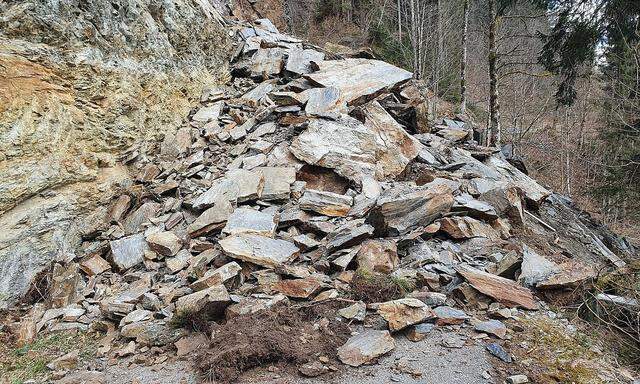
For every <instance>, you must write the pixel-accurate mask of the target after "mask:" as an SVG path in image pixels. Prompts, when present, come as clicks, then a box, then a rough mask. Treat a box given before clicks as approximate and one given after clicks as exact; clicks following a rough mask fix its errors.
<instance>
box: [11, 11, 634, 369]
mask: <svg viewBox="0 0 640 384" xmlns="http://www.w3.org/2000/svg"><path fill="white" fill-rule="evenodd" d="M232 29H233V31H234V34H235V36H237V44H236V45H237V50H236V53H235V56H234V59H233V65H232V67H233V71H232V74H233V80H232V81H230V82H229V83H228V84H227V85H226V86H224V87H216V88H211V89H206V90H205V91H204V93H203V94H202V98H201V104H200V105H199V106H198V107H197V108H196V109H195V110H194V111H193V113H192V114H191V116H190V118H189V119H188V120H187V121H186V122H185V124H184V126H183V127H181V128H180V129H179V130H178V132H177V134H176V135H175V137H174V136H171V137H167V138H166V139H165V140H164V142H163V143H162V145H161V148H160V150H159V153H158V154H157V156H156V157H154V158H145V157H144V156H142V155H140V154H139V153H138V152H136V151H135V150H132V151H131V152H130V154H129V156H128V158H127V162H128V163H129V164H130V166H131V167H133V168H134V169H137V170H138V174H137V178H136V182H135V183H134V184H133V185H129V186H127V188H125V189H124V190H123V192H122V194H121V195H120V196H119V197H118V198H117V199H116V200H115V201H113V203H112V206H111V208H110V209H109V213H108V217H106V218H105V219H104V224H103V225H101V226H98V227H99V229H98V230H93V231H91V233H87V234H85V239H84V243H83V248H82V250H81V251H80V252H79V253H78V255H77V256H76V255H74V254H68V255H67V256H66V257H65V258H64V259H61V260H59V261H58V262H57V263H56V264H55V266H54V268H53V271H52V277H51V281H52V283H51V290H50V304H51V305H50V307H49V308H48V309H46V310H45V308H44V307H43V306H41V305H38V306H36V307H34V309H33V310H32V312H31V317H30V319H31V320H32V321H31V322H30V323H29V322H27V323H28V325H27V327H29V326H30V327H33V329H34V330H35V331H36V332H55V331H60V330H70V329H79V330H101V331H107V332H108V335H109V339H110V340H116V341H115V343H117V342H118V340H119V342H121V343H122V344H123V345H127V348H124V349H117V350H115V349H111V350H110V347H109V346H110V345H112V344H111V343H105V344H104V345H103V346H102V347H101V349H100V351H99V353H101V354H102V355H105V356H111V355H113V354H115V353H118V356H121V355H123V354H127V353H133V351H138V352H145V351H149V350H153V349H154V348H157V347H163V346H166V347H167V348H173V343H175V342H178V344H177V345H178V346H179V348H182V347H184V343H182V344H180V341H179V340H180V339H181V338H182V337H183V336H184V335H185V331H184V329H179V328H178V329H176V328H175V327H172V326H170V325H171V323H172V321H175V319H176V318H178V317H179V316H185V315H186V314H194V313H202V312H204V313H207V314H208V315H211V316H212V317H213V318H216V319H218V321H219V322H224V321H225V319H226V320H228V319H230V318H233V317H235V316H242V315H247V314H253V313H257V312H259V311H265V310H269V308H270V307H272V306H274V305H276V304H278V303H287V302H289V303H299V302H318V301H323V300H336V299H343V300H344V305H343V306H342V307H343V308H341V309H340V310H339V311H338V312H337V313H336V316H337V317H338V318H340V319H343V321H345V322H349V323H350V324H358V323H359V322H362V321H364V320H365V317H368V316H371V315H375V316H380V317H381V318H383V319H384V320H386V324H387V329H378V330H373V329H369V330H366V331H363V332H359V333H358V334H357V335H355V336H353V337H351V338H350V339H349V340H348V341H347V342H346V343H345V344H344V345H343V346H341V347H340V348H338V349H337V351H336V354H337V355H336V356H337V358H338V359H339V360H340V361H341V362H343V363H344V364H347V365H350V366H358V365H361V364H364V363H368V362H371V361H372V360H373V359H375V358H377V357H378V356H381V355H382V354H384V353H386V352H388V351H389V350H391V349H393V348H394V339H393V334H394V333H396V332H398V331H401V330H408V331H407V332H408V333H407V337H409V338H410V339H412V340H419V339H420V338H421V337H424V334H425V333H426V332H429V330H430V329H431V328H432V327H433V325H434V324H435V325H436V326H442V325H451V324H461V323H464V322H468V321H469V319H470V316H469V315H467V313H465V312H464V311H463V310H461V309H460V308H463V306H468V307H470V308H476V309H478V310H482V311H485V313H486V312H487V311H488V312H489V313H491V314H492V317H494V318H506V317H509V316H511V313H512V311H511V308H521V309H526V310H535V309H537V308H538V307H539V302H538V299H537V293H539V292H543V291H547V290H557V289H564V288H568V287H574V286H575V285H576V284H579V283H580V282H582V281H584V280H586V279H589V278H591V277H592V276H593V274H594V271H595V270H596V268H597V267H599V266H600V265H604V264H612V265H615V266H620V265H622V264H623V263H624V262H623V261H622V258H624V257H626V256H628V255H629V254H630V253H631V252H632V251H633V250H632V249H631V248H630V246H629V245H628V244H626V243H625V242H624V241H622V240H621V239H619V238H617V237H616V236H615V235H613V234H611V233H610V232H608V231H607V230H606V229H604V228H602V227H600V226H598V225H597V224H595V223H594V222H593V221H592V220H591V219H590V218H589V217H588V216H586V215H585V214H583V213H582V212H580V211H579V210H577V209H575V208H574V207H573V206H572V205H571V203H570V202H569V201H568V200H567V199H566V198H564V197H562V196H557V195H554V194H553V193H552V192H551V191H549V190H547V189H546V188H545V187H543V186H541V185H540V184H538V183H536V182H535V181H534V180H532V179H531V178H530V177H528V176H527V175H526V174H524V173H523V172H521V171H520V170H518V169H517V168H516V167H514V166H513V165H511V164H510V163H509V161H508V159H506V158H505V157H504V156H503V155H502V154H501V153H500V152H499V151H496V150H494V149H493V148H486V147H481V146H479V145H477V143H476V142H474V141H473V133H474V132H473V125H472V123H471V122H470V121H468V120H466V119H465V117H464V116H458V117H456V118H444V119H440V120H437V121H435V122H432V123H431V124H425V123H424V121H422V120H423V119H421V118H419V116H417V112H416V111H419V110H421V108H422V106H423V105H424V104H425V103H426V100H425V99H424V98H423V97H422V96H421V93H420V92H419V90H418V87H417V85H416V83H414V81H413V80H411V77H412V74H411V73H410V72H407V71H405V70H403V69H400V68H397V67H395V66H393V65H390V64H387V63H385V62H382V61H378V60H375V59H371V58H363V57H358V54H357V53H356V54H354V55H343V56H338V55H336V54H333V53H331V52H327V51H324V50H322V49H320V48H318V47H315V46H312V45H309V44H307V43H305V42H303V41H301V40H298V39H296V38H294V37H291V36H287V35H285V34H282V33H280V32H279V31H278V30H277V29H276V28H275V27H274V26H273V25H272V24H271V22H270V21H269V20H266V19H262V20H257V21H256V22H255V24H254V25H251V26H249V25H244V24H237V25H234V26H233V27H232ZM358 274H362V275H365V276H368V275H388V276H391V277H393V278H397V279H402V280H403V281H406V282H408V283H409V284H408V285H409V286H410V287H411V288H413V291H412V292H405V294H404V295H403V296H405V297H401V298H397V299H395V300H389V301H386V302H382V303H371V302H368V303H364V302H360V301H357V300H351V299H352V298H353V296H352V295H351V294H350V292H351V290H352V289H351V286H350V282H352V281H353V279H355V278H356V277H357V276H358ZM455 307H458V308H455ZM23 325H24V322H23ZM476 329H477V330H478V331H479V332H484V333H487V334H490V335H493V336H494V337H498V338H501V337H504V335H505V332H506V328H505V327H504V324H502V323H501V322H500V321H498V320H488V321H485V322H481V323H478V324H476ZM131 341H133V344H131V343H130V342H131ZM491 348H499V346H497V347H496V346H494V347H491ZM127 351H128V352H127ZM179 352H180V350H179ZM181 353H182V352H181ZM310 364H311V367H309V366H305V368H304V369H302V368H301V370H302V371H303V373H304V372H305V371H306V372H308V374H309V375H313V372H320V373H322V372H325V371H327V369H326V367H325V366H324V365H323V363H322V362H310ZM318 364H319V367H318ZM314 367H315V368H316V369H313V368H314ZM309 372H311V373H309Z"/></svg>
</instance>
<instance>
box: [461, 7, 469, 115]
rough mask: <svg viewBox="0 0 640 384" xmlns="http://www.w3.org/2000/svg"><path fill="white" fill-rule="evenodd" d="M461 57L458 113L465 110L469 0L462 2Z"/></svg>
mask: <svg viewBox="0 0 640 384" xmlns="http://www.w3.org/2000/svg"><path fill="white" fill-rule="evenodd" d="M463 14H464V16H463V20H462V59H461V60H460V113H462V114H464V113H466V111H467V84H466V82H467V78H466V75H467V74H466V70H467V31H468V29H469V0H464V2H463Z"/></svg>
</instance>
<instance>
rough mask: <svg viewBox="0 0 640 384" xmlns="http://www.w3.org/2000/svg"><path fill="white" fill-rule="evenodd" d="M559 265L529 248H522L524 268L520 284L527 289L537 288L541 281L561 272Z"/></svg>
mask: <svg viewBox="0 0 640 384" xmlns="http://www.w3.org/2000/svg"><path fill="white" fill-rule="evenodd" d="M560 271H561V269H560V267H558V265H557V264H556V263H554V262H552V261H550V260H547V259H545V258H544V257H542V256H540V255H539V254H537V253H536V252H535V251H534V250H533V249H531V248H529V247H528V246H526V245H524V244H523V246H522V267H521V272H520V276H518V282H519V283H520V284H522V285H524V286H525V287H535V286H536V284H538V283H539V282H541V281H544V280H547V279H548V278H550V277H551V276H553V275H555V274H556V273H558V272H560Z"/></svg>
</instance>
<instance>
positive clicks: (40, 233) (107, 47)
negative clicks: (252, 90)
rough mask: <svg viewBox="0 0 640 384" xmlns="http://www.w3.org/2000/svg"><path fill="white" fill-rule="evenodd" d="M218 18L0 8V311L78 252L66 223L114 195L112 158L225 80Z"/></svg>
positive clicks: (40, 3) (193, 11) (154, 8)
mask: <svg viewBox="0 0 640 384" xmlns="http://www.w3.org/2000/svg"><path fill="white" fill-rule="evenodd" d="M220 9H222V7H221V6H220V5H219V4H217V3H215V2H212V1H211V0H177V1H168V0H156V1H154V0H112V1H105V0H96V1H74V0H62V1H47V0H36V1H28V2H24V1H8V2H7V1H5V2H2V3H0V307H1V306H2V303H3V302H4V301H6V300H7V299H12V298H15V297H18V296H19V295H20V294H21V293H24V291H25V290H26V289H27V287H28V284H29V277H31V276H33V275H34V274H35V273H37V272H38V271H39V270H41V269H42V268H44V267H45V266H46V265H47V264H48V263H49V261H51V260H52V259H53V258H55V257H57V256H59V255H60V254H61V253H64V252H66V251H72V250H73V249H74V248H75V246H76V245H77V244H79V241H80V236H79V233H80V232H82V231H83V230H84V231H86V230H87V229H88V227H87V226H86V225H81V227H82V228H80V225H79V222H78V219H79V218H85V217H87V214H88V212H90V211H92V210H93V209H94V208H95V207H96V206H98V205H100V204H99V203H100V202H101V201H103V200H107V199H108V198H109V197H110V196H112V195H113V193H114V192H115V191H117V190H118V187H119V186H121V185H123V184H126V180H127V179H128V175H127V171H126V168H124V167H120V166H119V164H121V157H122V154H123V153H124V152H125V151H127V153H134V154H135V153H137V154H139V155H141V156H144V154H145V153H148V152H150V151H153V150H155V148H156V147H157V143H158V142H159V140H161V139H162V138H163V137H164V136H165V135H166V134H169V135H171V134H172V132H174V131H175V130H176V129H177V128H179V127H180V124H181V122H182V120H183V119H184V118H185V117H186V116H187V114H188V112H189V109H190V106H191V105H192V104H193V101H194V99H195V98H197V97H199V95H200V94H201V91H202V88H203V87H205V86H210V85H214V84H217V83H219V82H220V81H221V80H224V79H226V77H227V76H228V75H227V73H228V71H227V68H226V63H227V61H228V60H227V56H228V54H229V48H228V41H227V39H228V37H227V36H226V34H225V31H224V28H222V26H221V23H222V19H221V16H220V14H221V11H220ZM116 181H117V182H116ZM99 221H102V218H101V219H100V220H99ZM73 228H76V229H77V230H74V229H73ZM20 274H22V275H21V276H19V275H20Z"/></svg>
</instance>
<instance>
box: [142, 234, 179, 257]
mask: <svg viewBox="0 0 640 384" xmlns="http://www.w3.org/2000/svg"><path fill="white" fill-rule="evenodd" d="M147 243H149V248H151V249H152V250H153V251H155V252H157V253H159V254H161V255H164V256H173V255H175V254H176V253H178V251H179V250H180V249H181V248H182V241H181V240H180V238H179V237H178V236H176V234H175V233H173V232H171V231H166V232H156V233H152V234H150V235H149V236H147Z"/></svg>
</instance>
